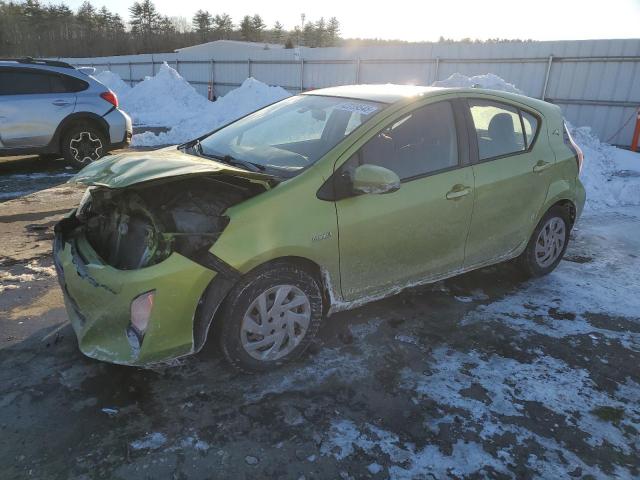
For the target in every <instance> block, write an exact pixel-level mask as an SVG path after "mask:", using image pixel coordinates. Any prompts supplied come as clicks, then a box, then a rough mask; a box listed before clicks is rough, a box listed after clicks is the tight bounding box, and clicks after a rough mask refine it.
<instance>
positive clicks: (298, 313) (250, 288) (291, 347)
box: [220, 262, 322, 372]
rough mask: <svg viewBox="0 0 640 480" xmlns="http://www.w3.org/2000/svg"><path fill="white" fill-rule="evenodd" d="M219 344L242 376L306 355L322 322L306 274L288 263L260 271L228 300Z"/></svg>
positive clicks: (318, 293)
mask: <svg viewBox="0 0 640 480" xmlns="http://www.w3.org/2000/svg"><path fill="white" fill-rule="evenodd" d="M220 321H221V322H222V325H221V328H220V344H221V347H222V351H223V352H224V354H225V357H226V358H227V360H228V361H229V363H230V364H231V365H233V366H234V367H235V368H237V369H239V370H241V371H243V372H263V371H268V370H272V369H274V368H276V367H278V366H280V365H282V364H284V363H286V362H289V361H291V360H293V359H295V358H298V357H299V356H300V355H302V354H303V353H304V351H305V350H306V349H307V347H308V346H309V344H310V343H311V341H312V340H313V339H314V337H315V336H316V334H317V332H318V329H319V328H320V323H321V321H322V294H321V291H320V287H319V286H318V283H317V281H316V280H315V279H314V277H313V276H312V275H310V274H309V273H308V272H307V271H305V270H304V269H302V268H300V267H298V266H296V265H291V264H287V263H284V262H282V263H280V262H277V263H272V264H268V265H265V266H264V267H259V268H258V269H257V270H256V271H254V272H252V273H250V274H249V275H248V276H247V277H246V278H244V279H242V280H241V281H240V282H239V284H238V285H236V286H235V287H234V288H233V289H232V290H231V292H230V293H229V296H228V297H227V299H226V300H225V303H224V306H223V309H222V312H221V316H220Z"/></svg>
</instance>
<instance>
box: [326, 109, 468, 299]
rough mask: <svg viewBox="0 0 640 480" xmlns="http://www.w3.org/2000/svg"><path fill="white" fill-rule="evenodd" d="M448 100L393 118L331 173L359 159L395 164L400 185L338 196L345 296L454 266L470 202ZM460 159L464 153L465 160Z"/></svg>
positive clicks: (345, 172)
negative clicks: (389, 189)
mask: <svg viewBox="0 0 640 480" xmlns="http://www.w3.org/2000/svg"><path fill="white" fill-rule="evenodd" d="M455 117H456V116H455V115H454V109H453V104H452V103H451V102H450V101H440V102H437V103H431V104H428V105H426V106H423V107H420V108H418V109H415V110H413V111H410V112H408V113H404V114H400V115H398V116H396V118H395V119H394V120H392V121H391V122H390V124H388V125H387V126H386V127H385V128H384V129H382V130H381V131H379V132H378V133H377V134H375V135H374V136H373V137H372V138H371V139H370V140H369V141H368V142H367V143H365V144H364V145H363V146H362V147H361V148H360V149H359V150H358V152H357V153H355V154H354V155H353V156H351V158H350V159H349V160H347V161H346V162H345V164H343V165H342V166H341V167H340V168H339V169H337V171H336V175H337V176H338V177H339V178H344V177H347V178H348V177H349V175H351V173H352V172H353V170H355V168H356V167H357V166H359V165H362V164H374V165H379V166H382V167H385V168H388V169H390V170H393V171H394V172H395V173H397V175H398V176H399V177H400V179H401V182H402V183H401V187H400V189H399V190H397V191H395V192H392V193H385V194H361V195H351V196H348V197H347V198H343V199H341V200H338V201H336V210H337V215H338V229H339V244H340V274H341V282H342V293H343V296H344V298H345V300H347V301H353V300H356V299H358V298H361V297H364V296H369V295H371V296H375V295H382V294H385V293H389V292H390V291H393V290H394V289H397V288H400V287H404V286H406V285H408V284H410V283H412V282H418V281H420V280H423V279H425V278H434V277H437V276H439V275H442V274H443V273H446V272H450V271H453V270H456V269H459V268H460V267H461V266H462V263H463V260H464V247H465V240H466V236H467V231H468V228H469V222H470V218H471V212H472V207H473V187H474V181H473V172H472V167H471V166H468V165H465V164H464V162H463V155H461V154H459V153H460V152H461V151H464V152H465V155H466V150H465V147H464V142H459V141H458V135H457V134H456V130H457V129H456V118H455ZM465 160H466V159H465Z"/></svg>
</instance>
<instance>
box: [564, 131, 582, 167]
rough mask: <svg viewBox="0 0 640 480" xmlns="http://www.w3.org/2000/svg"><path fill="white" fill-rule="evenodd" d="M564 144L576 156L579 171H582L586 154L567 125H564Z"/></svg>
mask: <svg viewBox="0 0 640 480" xmlns="http://www.w3.org/2000/svg"><path fill="white" fill-rule="evenodd" d="M563 138H564V144H565V145H566V146H567V147H569V148H570V149H571V151H572V152H573V154H574V155H575V157H576V163H577V164H578V173H580V172H581V171H582V164H583V163H584V154H583V153H582V150H580V147H579V146H578V144H577V143H576V142H575V141H574V140H573V137H572V136H571V134H570V133H569V129H568V128H567V125H566V124H565V125H564V136H563Z"/></svg>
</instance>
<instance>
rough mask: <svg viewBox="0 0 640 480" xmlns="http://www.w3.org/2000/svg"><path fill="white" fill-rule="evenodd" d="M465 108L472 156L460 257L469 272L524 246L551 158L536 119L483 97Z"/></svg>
mask: <svg viewBox="0 0 640 480" xmlns="http://www.w3.org/2000/svg"><path fill="white" fill-rule="evenodd" d="M467 105H468V110H467V113H468V117H467V118H468V122H469V131H470V137H471V139H472V144H473V143H475V144H476V145H475V146H472V150H473V151H474V152H477V159H476V162H475V164H474V166H473V172H474V176H475V204H474V211H473V218H472V219H471V227H470V229H469V239H468V241H467V248H466V256H465V267H471V266H475V265H479V264H483V263H488V262H492V261H494V260H499V259H500V258H504V257H506V256H509V255H510V254H511V253H513V251H514V250H516V249H517V248H518V247H520V246H521V245H522V244H523V243H526V242H527V241H528V238H529V234H530V232H531V230H532V228H533V223H534V222H535V220H536V218H537V215H538V212H539V210H540V208H542V205H543V203H544V200H545V198H546V196H547V191H548V188H549V183H550V171H551V168H550V167H552V166H553V163H554V162H555V156H554V154H553V152H552V151H551V149H550V147H549V142H548V140H547V138H546V132H545V133H544V134H543V131H544V128H545V125H544V122H543V118H542V117H541V116H540V115H539V114H537V113H534V112H532V111H529V110H526V109H524V108H522V107H519V106H517V105H512V104H510V103H506V102H502V101H498V100H495V99H490V98H488V97H486V98H470V99H467ZM474 132H475V135H473V133H474Z"/></svg>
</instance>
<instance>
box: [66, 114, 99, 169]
mask: <svg viewBox="0 0 640 480" xmlns="http://www.w3.org/2000/svg"><path fill="white" fill-rule="evenodd" d="M106 146H107V141H106V138H105V136H104V133H102V131H101V130H100V129H98V128H96V127H94V126H93V125H90V124H79V125H75V126H73V127H71V128H70V129H69V131H68V132H66V134H65V135H64V138H63V139H62V153H63V155H64V158H65V160H66V161H67V162H69V164H70V165H71V166H73V167H76V168H78V169H80V168H83V167H86V166H87V165H89V164H90V163H91V162H95V161H96V160H99V159H100V158H102V157H103V156H104V155H105V154H106V153H107V152H106Z"/></svg>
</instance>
